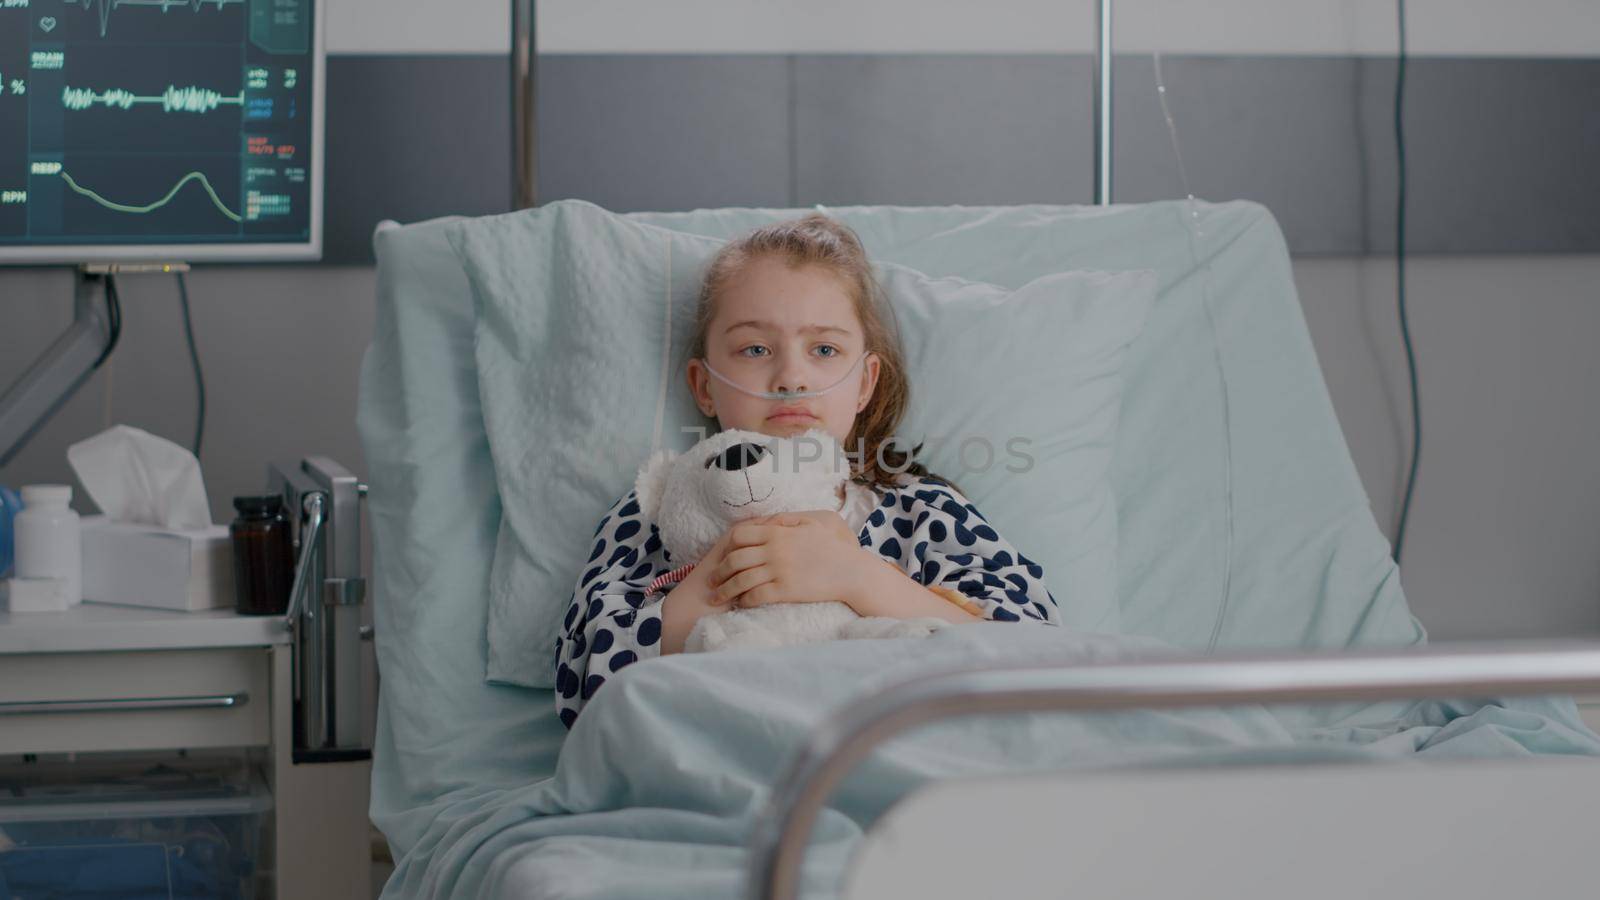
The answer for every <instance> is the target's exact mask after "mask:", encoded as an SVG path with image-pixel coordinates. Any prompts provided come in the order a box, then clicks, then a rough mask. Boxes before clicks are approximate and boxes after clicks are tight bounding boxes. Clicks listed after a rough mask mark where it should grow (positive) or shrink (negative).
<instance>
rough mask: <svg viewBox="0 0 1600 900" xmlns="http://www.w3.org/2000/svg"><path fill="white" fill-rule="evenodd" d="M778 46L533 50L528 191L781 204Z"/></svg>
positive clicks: (631, 203) (784, 155) (784, 132)
mask: <svg viewBox="0 0 1600 900" xmlns="http://www.w3.org/2000/svg"><path fill="white" fill-rule="evenodd" d="M788 73H789V66H788V61H787V59H786V58H784V57H782V56H609V55H608V56H580V55H572V56H546V57H542V58H541V59H540V60H539V72H538V74H539V102H538V110H539V200H540V202H545V201H549V200H558V199H562V198H566V197H578V198H581V199H584V200H589V201H591V202H594V203H597V204H599V205H601V206H604V207H607V208H609V209H616V210H639V209H656V210H675V209H693V208H694V207H697V206H707V207H717V206H783V205H785V204H786V203H787V201H788V193H789V172H790V169H791V166H792V164H793V161H792V160H791V159H790V156H789V133H790V131H789V117H788V109H787V102H788V101H787V98H788V84H789V74H788Z"/></svg>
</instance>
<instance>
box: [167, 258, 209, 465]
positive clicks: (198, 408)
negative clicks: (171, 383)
mask: <svg viewBox="0 0 1600 900" xmlns="http://www.w3.org/2000/svg"><path fill="white" fill-rule="evenodd" d="M174 274H175V276H176V277H177V279H178V305H179V307H180V308H181V309H182V310H183V337H184V340H185V341H186V342H187V343H188V345H189V364H190V365H191V366H192V367H193V368H194V393H195V415H194V443H193V444H192V445H191V446H190V449H191V450H192V451H193V452H194V455H195V458H196V459H199V458H200V442H201V440H202V439H204V438H205V434H206V376H205V373H204V372H202V371H200V351H199V350H198V349H197V348H196V347H195V342H194V321H193V319H192V318H191V316H190V314H189V284H188V282H187V281H186V280H185V279H184V277H183V273H182V272H176V273H174Z"/></svg>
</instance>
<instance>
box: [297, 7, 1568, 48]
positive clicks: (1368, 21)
mask: <svg viewBox="0 0 1600 900" xmlns="http://www.w3.org/2000/svg"><path fill="white" fill-rule="evenodd" d="M536 2H537V7H538V30H539V49H540V52H542V53H788V52H794V53H835V52H837V53H1057V52H1063V51H1070V52H1080V53H1081V52H1087V51H1089V50H1091V49H1093V47H1094V7H1095V4H1094V0H1076V2H1071V3H1063V2H1060V0H986V2H982V3H974V2H971V0H872V2H861V0H808V2H804V3H802V2H799V0H672V2H662V0H536ZM1408 5H1409V10H1410V21H1411V23H1412V27H1411V32H1412V33H1411V48H1412V52H1414V53H1417V54H1421V55H1439V56H1463V55H1475V56H1476V55H1506V56H1594V55H1596V54H1597V53H1600V12H1597V11H1596V5H1595V3H1594V2H1593V0H1523V2H1516V3H1510V2H1505V0H1411V2H1410V3H1409V4H1408ZM510 8H511V7H510V4H509V3H508V2H506V0H451V2H449V3H415V2H413V3H399V2H395V0H340V2H336V3H331V4H330V5H329V7H328V49H329V51H330V52H333V53H504V52H506V48H507V43H508V31H507V23H508V22H509V20H510ZM1113 9H1114V13H1113V24H1114V25H1115V31H1116V35H1115V40H1114V43H1115V46H1116V48H1117V50H1118V51H1119V52H1126V53H1149V52H1151V51H1153V50H1161V51H1163V52H1166V53H1260V54H1298V53H1305V54H1350V53H1358V54H1387V53H1392V52H1394V48H1395V12H1394V9H1395V4H1394V0H1204V2H1196V0H1114V7H1113Z"/></svg>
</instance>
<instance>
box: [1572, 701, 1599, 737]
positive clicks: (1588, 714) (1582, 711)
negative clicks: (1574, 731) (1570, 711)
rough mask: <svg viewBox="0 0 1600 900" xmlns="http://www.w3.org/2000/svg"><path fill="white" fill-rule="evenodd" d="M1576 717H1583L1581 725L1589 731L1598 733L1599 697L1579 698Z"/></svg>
mask: <svg viewBox="0 0 1600 900" xmlns="http://www.w3.org/2000/svg"><path fill="white" fill-rule="evenodd" d="M1577 699H1578V715H1580V716H1582V717H1583V724H1585V725H1588V726H1589V728H1590V730H1592V731H1594V732H1596V733H1600V697H1579V698H1577Z"/></svg>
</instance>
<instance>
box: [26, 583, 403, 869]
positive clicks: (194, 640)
mask: <svg viewBox="0 0 1600 900" xmlns="http://www.w3.org/2000/svg"><path fill="white" fill-rule="evenodd" d="M290 676H291V645H290V634H289V631H288V629H287V628H286V627H285V625H284V620H283V619H282V618H281V617H277V616H241V615H238V614H236V613H234V612H233V611H232V610H208V611H201V612H174V611H170V610H160V609H147V608H142V607H128V606H112V605H107V604H99V603H84V604H82V605H80V606H76V607H74V608H72V609H70V610H67V611H65V612H59V613H0V754H3V755H18V754H47V753H51V754H53V753H91V752H94V753H101V752H117V751H146V750H198V749H210V748H242V749H247V750H248V749H251V748H254V749H255V751H256V752H259V753H261V754H263V756H264V759H265V760H267V761H268V762H267V764H266V765H265V766H264V767H263V768H264V769H265V772H264V775H265V777H266V781H267V786H268V788H269V789H270V791H271V793H272V796H273V811H272V825H271V828H270V829H269V834H268V841H267V844H268V845H269V849H267V850H266V851H264V853H263V856H264V857H265V858H266V859H267V860H268V861H269V862H270V863H271V865H270V868H271V869H272V870H274V874H273V877H272V878H271V879H270V881H271V883H273V884H274V885H275V887H276V891H275V894H276V896H277V897H279V898H296V900H298V898H321V897H327V898H341V900H342V898H349V897H367V896H370V893H371V889H370V887H369V884H368V881H369V877H370V866H369V861H368V857H369V856H370V849H369V840H368V824H367V802H368V791H369V786H370V785H369V782H370V777H371V775H370V773H371V763H370V762H369V761H365V760H363V761H354V762H339V763H317V764H313V765H296V764H295V763H294V761H293V747H292V744H293V733H294V731H293V703H292V701H293V687H292V685H293V682H292V680H291V677H290ZM266 896H269V897H270V896H272V894H270V893H269V894H267V895H266Z"/></svg>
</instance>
